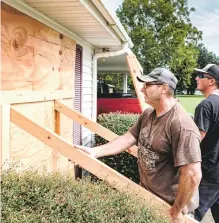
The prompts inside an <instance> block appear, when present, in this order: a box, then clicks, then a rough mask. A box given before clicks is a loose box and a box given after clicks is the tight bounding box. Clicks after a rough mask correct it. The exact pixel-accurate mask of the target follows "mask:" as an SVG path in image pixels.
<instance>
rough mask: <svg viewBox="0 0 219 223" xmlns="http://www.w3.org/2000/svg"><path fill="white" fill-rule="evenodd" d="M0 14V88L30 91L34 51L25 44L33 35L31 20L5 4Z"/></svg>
mask: <svg viewBox="0 0 219 223" xmlns="http://www.w3.org/2000/svg"><path fill="white" fill-rule="evenodd" d="M1 14H2V15H1V44H2V49H1V65H2V67H1V74H2V76H1V77H2V85H1V88H2V90H12V89H14V88H16V89H24V90H30V89H32V85H31V83H32V80H33V70H34V57H33V55H34V49H33V47H32V46H31V45H28V43H27V41H28V38H29V37H30V36H33V33H34V29H33V27H32V26H31V19H30V18H29V17H28V16H24V15H23V14H21V13H19V12H17V11H15V10H11V8H9V7H6V5H5V4H2V9H1Z"/></svg>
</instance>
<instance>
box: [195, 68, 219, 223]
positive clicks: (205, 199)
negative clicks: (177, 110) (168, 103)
mask: <svg viewBox="0 0 219 223" xmlns="http://www.w3.org/2000/svg"><path fill="white" fill-rule="evenodd" d="M195 70H196V71H197V72H198V76H197V77H196V81H197V89H198V90H200V91H201V92H202V93H203V94H204V96H205V98H206V99H205V100H203V101H202V102H201V103H200V104H199V105H198V106H197V107H196V110H195V117H194V120H195V123H196V125H197V126H198V128H199V130H200V133H201V140H202V141H201V152H202V180H201V183H200V185H199V197H200V198H199V199H200V203H199V207H198V208H197V209H196V210H195V219H196V220H198V221H201V220H202V218H203V217H204V215H205V213H206V212H207V211H208V209H209V208H211V212H212V216H213V218H214V221H215V222H216V223H219V66H218V65H215V64H208V65H207V66H206V67H204V68H203V69H195Z"/></svg>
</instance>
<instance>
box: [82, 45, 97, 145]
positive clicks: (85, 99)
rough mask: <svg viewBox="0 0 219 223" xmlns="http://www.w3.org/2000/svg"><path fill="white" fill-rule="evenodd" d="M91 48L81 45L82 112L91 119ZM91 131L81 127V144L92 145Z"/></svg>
mask: <svg viewBox="0 0 219 223" xmlns="http://www.w3.org/2000/svg"><path fill="white" fill-rule="evenodd" d="M93 52H94V51H93V49H92V48H91V47H85V46H84V47H83V61H82V63H83V71H82V72H83V74H82V82H83V88H82V114H83V115H85V116H86V117H88V118H90V119H92V91H93V90H96V89H92V78H93V74H92V69H93V68H92V58H93ZM92 143H93V142H92V133H91V132H90V131H89V130H88V129H87V128H84V127H82V144H83V145H84V146H89V147H91V146H92Z"/></svg>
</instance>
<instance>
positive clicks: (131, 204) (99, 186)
mask: <svg viewBox="0 0 219 223" xmlns="http://www.w3.org/2000/svg"><path fill="white" fill-rule="evenodd" d="M1 201H2V219H1V220H2V221H1V222H2V223H68V222H69V223H70V222H71V223H74V222H75V223H86V222H89V223H105V222H107V223H108V222H113V223H122V222H127V223H128V222H133V223H134V222H139V223H141V222H142V223H143V222H144V223H147V222H148V223H149V222H150V223H153V222H154V223H155V222H167V220H166V221H165V220H160V219H158V217H155V215H154V214H153V213H152V212H151V211H150V209H148V208H146V207H145V206H144V207H143V206H142V205H140V204H139V202H137V200H135V199H134V198H133V197H131V196H127V195H124V194H122V193H120V192H118V191H117V190H114V189H113V188H111V187H110V186H108V185H107V184H105V183H104V182H96V183H91V182H90V181H89V180H81V181H76V180H73V179H72V176H71V175H70V174H66V175H61V174H60V173H54V174H48V173H40V174H39V173H37V172H34V171H25V172H22V173H16V172H15V171H14V170H13V169H11V170H8V171H3V172H2V179H1Z"/></svg>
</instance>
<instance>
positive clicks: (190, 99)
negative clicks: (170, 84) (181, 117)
mask: <svg viewBox="0 0 219 223" xmlns="http://www.w3.org/2000/svg"><path fill="white" fill-rule="evenodd" d="M176 97H177V98H178V99H179V102H180V104H181V105H182V106H183V107H184V108H185V109H186V110H187V111H188V112H189V113H191V114H194V113H195V108H196V106H197V105H198V104H199V103H200V102H201V101H202V100H203V99H204V96H193V95H191V96H190V95H186V96H176Z"/></svg>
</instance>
